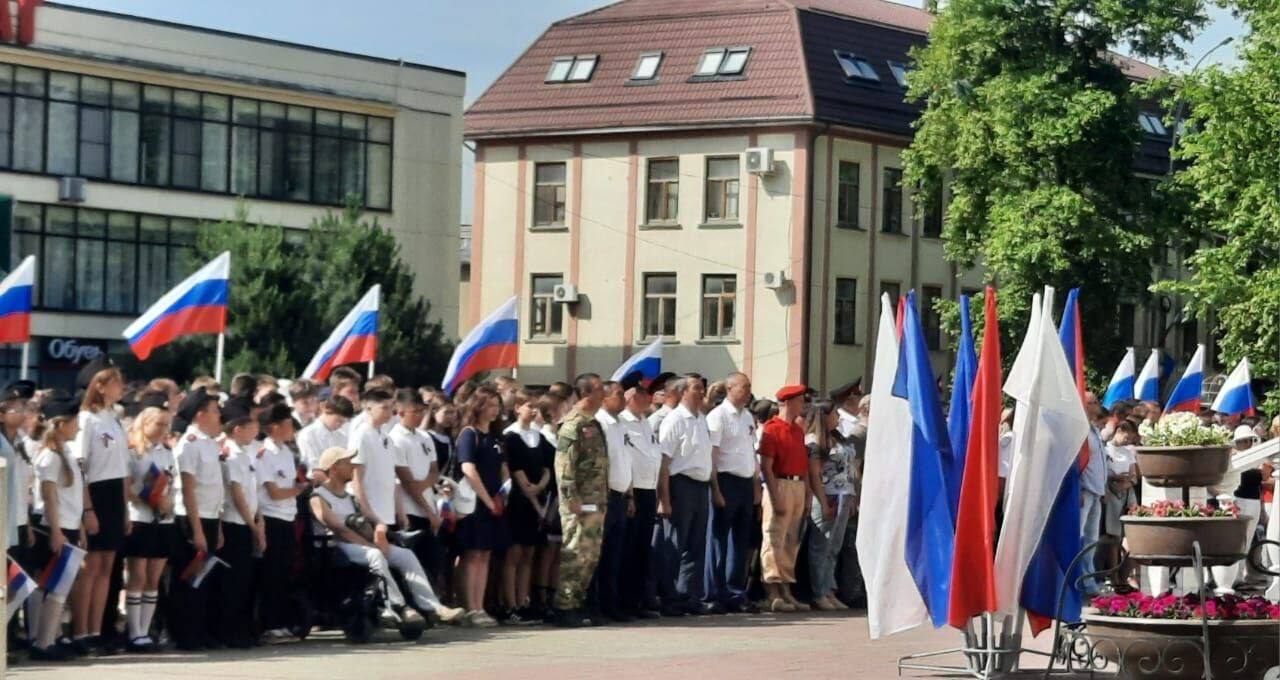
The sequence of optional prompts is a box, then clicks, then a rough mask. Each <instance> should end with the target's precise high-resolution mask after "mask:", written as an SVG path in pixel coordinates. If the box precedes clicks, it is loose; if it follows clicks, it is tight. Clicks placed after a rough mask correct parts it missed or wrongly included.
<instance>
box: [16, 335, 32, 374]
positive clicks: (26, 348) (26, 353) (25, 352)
mask: <svg viewBox="0 0 1280 680" xmlns="http://www.w3.org/2000/svg"><path fill="white" fill-rule="evenodd" d="M30 358H31V339H30V338H28V339H27V341H26V342H24V343H22V365H21V366H19V367H18V379H19V380H26V379H27V362H28V361H29V360H30Z"/></svg>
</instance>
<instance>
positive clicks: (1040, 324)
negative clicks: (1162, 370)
mask: <svg viewBox="0 0 1280 680" xmlns="http://www.w3.org/2000/svg"><path fill="white" fill-rule="evenodd" d="M1004 391H1005V394H1008V395H1009V396H1010V397H1013V398H1014V399H1015V400H1016V401H1017V402H1018V404H1017V407H1016V409H1015V410H1014V417H1013V460H1012V462H1011V469H1010V471H1009V479H1008V489H1009V491H1008V493H1007V494H1006V497H1005V508H1004V526H1003V527H1001V530H1000V542H999V543H998V545H997V547H996V564H995V568H996V603H997V605H998V610H997V611H998V612H999V613H1000V614H1003V615H1007V616H1013V615H1015V614H1017V613H1018V608H1019V605H1018V596H1019V594H1020V593H1021V592H1022V581H1023V577H1024V576H1025V574H1026V572H1027V566H1028V565H1030V564H1031V558H1032V556H1033V555H1034V554H1035V551H1036V546H1037V545H1038V544H1039V543H1040V537H1041V535H1042V534H1043V533H1044V528H1045V525H1046V524H1047V523H1048V521H1049V513H1050V511H1051V510H1052V509H1053V502H1054V499H1055V498H1057V497H1058V490H1059V488H1060V487H1061V486H1062V479H1063V477H1065V476H1066V474H1067V470H1068V469H1069V468H1070V467H1071V466H1072V465H1074V464H1075V463H1076V456H1077V455H1079V453H1080V446H1081V444H1083V443H1084V438H1085V437H1086V436H1087V435H1088V434H1089V419H1088V417H1087V416H1086V415H1085V412H1084V405H1083V404H1082V403H1081V401H1080V392H1079V390H1078V388H1077V387H1076V381H1075V376H1074V375H1072V372H1071V369H1070V367H1069V366H1068V365H1067V355H1066V352H1065V351H1064V350H1063V349H1062V342H1061V340H1059V339H1058V331H1057V329H1056V328H1055V327H1054V324H1053V289H1052V288H1048V287H1046V288H1045V297H1044V301H1043V304H1041V300H1040V296H1039V295H1037V296H1035V297H1034V298H1033V299H1032V302H1031V321H1030V323H1029V324H1028V325H1027V336H1026V337H1025V338H1023V340H1022V348H1021V349H1020V350H1019V351H1018V357H1017V359H1015V360H1014V362H1013V368H1012V369H1010V371H1009V379H1008V380H1007V381H1005V384H1004Z"/></svg>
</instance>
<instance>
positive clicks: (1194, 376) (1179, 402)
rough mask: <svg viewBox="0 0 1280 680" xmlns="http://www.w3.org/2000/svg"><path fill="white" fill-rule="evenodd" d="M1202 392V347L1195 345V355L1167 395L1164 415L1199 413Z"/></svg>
mask: <svg viewBox="0 0 1280 680" xmlns="http://www.w3.org/2000/svg"><path fill="white" fill-rule="evenodd" d="M1203 390H1204V345H1196V353H1195V354H1192V355H1191V361H1188V362H1187V368H1186V370H1184V371H1183V372H1182V378H1181V379H1180V380H1178V384H1177V385H1174V386H1173V391H1172V392H1170V393H1169V401H1168V402H1166V403H1165V405H1164V412H1165V413H1173V412H1175V411H1190V412H1191V413H1199V412H1200V395H1201V393H1202V391H1203Z"/></svg>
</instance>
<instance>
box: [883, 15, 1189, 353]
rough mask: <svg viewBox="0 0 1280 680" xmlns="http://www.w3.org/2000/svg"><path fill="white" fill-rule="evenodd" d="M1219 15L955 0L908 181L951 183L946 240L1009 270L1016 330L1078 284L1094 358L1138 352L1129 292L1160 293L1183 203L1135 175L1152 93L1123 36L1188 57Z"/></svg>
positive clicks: (915, 76) (935, 56)
mask: <svg viewBox="0 0 1280 680" xmlns="http://www.w3.org/2000/svg"><path fill="white" fill-rule="evenodd" d="M1204 20H1205V17H1204V14H1203V7H1202V1H1201V0H1145V1H1144V2H1121V1H1116V0H1036V1H1032V0H952V1H951V2H950V3H948V4H947V6H946V7H945V8H944V9H942V10H940V12H939V14H938V18H937V20H936V21H935V22H934V25H933V28H932V29H931V31H930V37H929V43H928V44H927V45H926V46H924V47H922V48H919V49H917V50H916V51H915V53H914V55H913V56H914V59H915V62H916V69H915V70H914V71H913V72H912V73H911V78H910V89H909V93H908V97H909V98H910V99H912V100H914V101H917V102H920V103H921V104H923V106H924V111H923V114H922V115H921V116H920V118H919V119H918V120H917V122H916V133H915V137H914V140H913V142H912V144H911V147H910V148H909V149H908V150H907V151H906V153H905V156H904V162H905V169H906V182H907V183H908V184H909V185H913V186H914V185H919V186H920V187H921V189H922V190H921V191H920V192H919V193H918V196H920V197H924V196H932V195H936V193H937V192H939V191H940V190H941V187H942V185H943V184H946V186H947V188H948V189H949V191H950V192H951V201H950V203H949V205H948V207H947V214H946V226H945V231H944V234H943V235H944V239H945V247H946V255H947V257H948V259H950V260H951V261H953V262H955V263H956V264H958V265H959V266H961V267H972V266H975V265H980V266H982V267H984V268H985V270H986V276H987V278H988V280H989V281H992V282H995V283H997V284H998V285H999V288H1000V316H1001V319H1000V320H1001V328H1002V330H1003V331H1004V333H1005V334H1006V337H1007V338H1008V339H1009V342H1010V343H1011V342H1012V339H1013V337H1014V336H1016V335H1017V334H1020V333H1021V332H1022V329H1023V328H1025V325H1026V319H1027V314H1028V312H1029V309H1030V302H1031V295H1032V293H1034V292H1035V291H1037V290H1039V289H1040V287H1041V286H1043V285H1054V286H1056V287H1058V289H1059V291H1060V293H1061V294H1060V295H1059V296H1058V300H1057V303H1058V304H1059V305H1060V304H1061V303H1062V301H1063V299H1065V293H1066V289H1067V288H1070V287H1073V286H1079V287H1080V288H1081V289H1082V290H1081V313H1082V316H1083V319H1084V324H1083V325H1084V330H1085V333H1086V337H1085V346H1086V347H1087V348H1088V351H1089V353H1090V358H1091V362H1092V363H1098V362H1101V363H1102V364H1103V365H1109V364H1110V363H1111V362H1112V361H1114V360H1115V359H1118V358H1119V355H1120V353H1121V352H1123V347H1122V346H1121V343H1120V342H1119V341H1118V337H1119V333H1118V324H1117V323H1116V319H1117V318H1118V316H1119V315H1118V314H1117V306H1118V304H1119V302H1121V301H1122V300H1126V299H1129V300H1141V299H1142V298H1143V296H1144V295H1145V294H1147V288H1148V286H1149V284H1150V269H1151V266H1150V260H1151V255H1152V254H1153V252H1154V247H1155V245H1157V242H1158V240H1163V239H1164V236H1163V235H1162V234H1161V232H1162V231H1163V230H1164V229H1166V228H1167V227H1166V226H1165V222H1166V220H1167V218H1168V215H1167V214H1166V211H1163V210H1158V209H1157V208H1156V206H1158V205H1160V204H1161V203H1160V202H1159V201H1158V200H1153V197H1152V186H1151V183H1150V182H1146V181H1144V180H1142V179H1140V178H1139V177H1136V176H1135V174H1134V161H1135V158H1136V155H1137V153H1138V149H1139V143H1140V141H1141V139H1142V137H1141V135H1142V131H1141V129H1140V127H1139V124H1138V113H1139V101H1140V100H1141V98H1142V97H1143V95H1144V93H1143V92H1142V88H1140V87H1138V86H1136V85H1135V84H1134V83H1133V82H1132V81H1130V79H1129V78H1127V77H1126V76H1125V74H1124V72H1123V71H1122V69H1121V67H1120V65H1119V64H1118V61H1117V57H1115V56H1114V54H1113V53H1112V52H1111V50H1113V49H1115V48H1117V47H1119V46H1121V45H1125V46H1127V47H1128V48H1129V49H1130V50H1131V51H1132V52H1133V53H1134V54H1135V55H1136V56H1139V57H1144V58H1161V57H1165V56H1178V55H1180V54H1181V52H1180V50H1179V48H1178V42H1179V41H1181V40H1186V39H1188V38H1189V37H1191V34H1192V32H1193V31H1194V29H1196V28H1197V27H1199V26H1200V25H1202V24H1203V23H1204ZM949 307H951V308H952V309H948V310H946V311H947V313H948V316H950V318H951V319H952V320H954V313H955V312H954V309H953V308H954V304H951V305H949ZM952 325H953V324H952ZM1008 346H1010V347H1012V346H1014V345H1012V344H1009V345H1008Z"/></svg>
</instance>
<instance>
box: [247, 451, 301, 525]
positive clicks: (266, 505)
mask: <svg viewBox="0 0 1280 680" xmlns="http://www.w3.org/2000/svg"><path fill="white" fill-rule="evenodd" d="M257 473H258V510H259V511H260V512H261V513H262V516H263V517H270V518H272V519H278V520H283V521H285V522H292V521H293V519H294V517H297V515H298V499H297V498H284V499H281V500H275V499H273V498H272V497H271V494H269V493H267V483H268V482H270V483H272V484H275V485H276V487H277V488H280V489H291V488H293V487H294V486H296V485H297V480H298V465H297V463H295V462H294V460H293V451H291V450H289V447H287V446H283V445H281V444H278V443H276V441H275V440H274V439H271V438H270V437H268V438H266V439H264V440H262V453H261V454H259V455H258V469H257Z"/></svg>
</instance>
